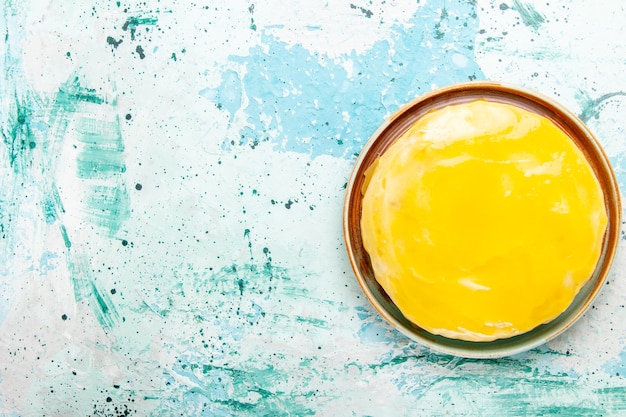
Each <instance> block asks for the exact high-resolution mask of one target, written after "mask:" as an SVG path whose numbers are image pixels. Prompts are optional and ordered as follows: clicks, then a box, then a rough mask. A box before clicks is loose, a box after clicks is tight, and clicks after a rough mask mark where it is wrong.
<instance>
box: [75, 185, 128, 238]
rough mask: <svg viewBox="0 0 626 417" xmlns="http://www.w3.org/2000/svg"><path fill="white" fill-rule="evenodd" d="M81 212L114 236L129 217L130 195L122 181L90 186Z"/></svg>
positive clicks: (110, 235)
mask: <svg viewBox="0 0 626 417" xmlns="http://www.w3.org/2000/svg"><path fill="white" fill-rule="evenodd" d="M83 213H84V214H85V216H86V218H87V219H88V220H89V221H90V222H91V223H92V224H94V225H96V226H99V227H101V228H103V229H104V230H106V231H107V233H108V235H109V237H114V236H115V235H116V234H117V232H118V231H119V230H120V228H121V226H122V224H123V223H124V222H125V221H126V220H128V219H129V218H130V196H129V195H128V190H127V189H126V186H125V184H124V182H123V181H121V180H119V181H116V183H115V184H112V185H93V186H90V187H89V192H88V194H87V195H86V196H85V198H84V207H83Z"/></svg>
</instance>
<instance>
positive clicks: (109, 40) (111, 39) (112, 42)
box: [107, 36, 124, 49]
mask: <svg viewBox="0 0 626 417" xmlns="http://www.w3.org/2000/svg"><path fill="white" fill-rule="evenodd" d="M122 42H124V41H123V40H122V39H120V40H119V41H118V40H116V39H115V38H114V37H113V36H107V43H108V44H109V45H111V46H112V47H114V48H116V49H117V47H118V46H120V43H122Z"/></svg>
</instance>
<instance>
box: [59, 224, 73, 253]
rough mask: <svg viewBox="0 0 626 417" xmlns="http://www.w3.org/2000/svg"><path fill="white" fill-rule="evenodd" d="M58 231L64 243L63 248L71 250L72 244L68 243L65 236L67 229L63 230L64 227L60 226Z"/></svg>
mask: <svg viewBox="0 0 626 417" xmlns="http://www.w3.org/2000/svg"><path fill="white" fill-rule="evenodd" d="M59 229H60V230H61V236H62V237H63V242H64V243H65V247H66V248H68V249H69V248H71V247H72V242H71V241H70V238H69V236H68V235H67V229H66V228H65V225H63V224H62V225H60V226H59Z"/></svg>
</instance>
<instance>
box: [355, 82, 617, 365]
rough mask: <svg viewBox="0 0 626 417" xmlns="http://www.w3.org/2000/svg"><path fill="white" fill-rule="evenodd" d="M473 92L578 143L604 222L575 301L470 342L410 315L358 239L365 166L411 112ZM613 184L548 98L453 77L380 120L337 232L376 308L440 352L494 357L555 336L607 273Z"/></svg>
mask: <svg viewBox="0 0 626 417" xmlns="http://www.w3.org/2000/svg"><path fill="white" fill-rule="evenodd" d="M477 99H486V100H489V101H494V102H499V103H505V104H512V105H515V106H518V107H521V108H524V109H526V110H529V111H532V112H534V113H537V114H540V115H542V116H544V117H547V118H548V119H550V120H551V121H552V122H554V123H555V124H556V125H557V126H558V127H559V128H561V129H562V130H563V131H564V132H565V133H566V134H567V135H568V136H569V137H570V138H571V139H572V141H574V143H575V144H576V145H577V146H578V147H579V148H580V149H581V150H582V152H583V153H584V155H585V157H586V158H587V161H588V162H589V164H590V165H591V167H592V168H593V170H594V173H595V175H596V177H597V178H598V181H599V183H600V185H601V187H602V190H603V192H604V200H605V205H606V209H607V214H608V225H607V229H606V232H605V235H604V241H603V247H602V252H601V254H600V258H599V260H598V264H597V266H596V269H595V271H594V273H593V275H592V277H591V279H590V280H589V281H588V282H587V284H586V285H585V286H584V287H583V288H582V289H581V290H580V292H579V293H578V295H577V296H576V298H575V299H574V301H573V302H572V303H571V304H570V306H569V307H568V308H567V310H565V311H564V312H563V313H562V314H561V315H559V316H558V317H557V318H556V319H554V320H552V321H551V322H549V323H546V324H543V325H540V326H538V327H536V328H535V329H533V330H531V331H529V332H526V333H524V334H521V335H518V336H514V337H510V338H506V339H498V340H494V341H491V342H469V341H464V340H456V339H450V338H446V337H443V336H438V335H434V334H432V333H429V332H427V331H426V330H424V329H421V328H420V327H418V326H416V325H415V324H413V323H411V322H409V321H408V320H407V319H406V318H405V317H404V316H403V315H402V313H401V312H400V310H399V309H398V308H397V307H396V306H395V304H394V303H393V302H392V301H391V299H390V298H389V296H388V295H387V294H386V293H385V291H384V290H383V289H382V287H381V286H380V285H379V284H378V282H377V281H376V279H375V277H374V273H373V271H372V266H371V264H370V259H369V256H368V254H367V252H366V251H365V249H364V248H363V241H362V238H361V208H362V206H361V203H362V188H363V183H364V180H365V176H364V173H365V171H366V170H367V168H368V167H369V166H370V165H371V164H372V163H373V162H374V161H375V160H376V158H378V157H379V156H380V155H382V154H383V153H384V152H385V150H387V149H388V148H389V146H391V144H392V143H393V142H394V141H395V140H396V139H397V138H399V137H400V136H401V135H402V134H403V133H404V132H405V131H406V130H408V128H409V127H410V126H411V125H413V123H415V121H416V120H417V119H419V118H420V117H422V116H423V115H424V114H426V113H427V112H430V111H432V110H437V109H441V108H443V107H446V106H449V105H452V104H461V103H467V102H470V101H474V100H477ZM621 212H622V211H621V202H620V194H619V188H618V185H617V181H616V179H615V175H614V173H613V170H612V168H611V165H610V163H609V160H608V158H607V157H606V155H605V154H604V151H603V150H602V147H601V146H600V144H599V143H598V141H597V140H596V138H595V137H594V136H593V134H592V133H591V131H590V130H589V128H588V127H587V126H585V124H584V123H583V122H582V121H581V120H579V119H578V118H577V117H576V116H575V115H574V114H573V113H571V112H570V111H569V110H567V109H566V108H564V107H563V106H561V105H560V104H558V103H556V102H555V101H554V100H552V99H550V98H547V97H545V96H543V95H541V94H538V93H536V92H534V91H530V90H528V89H525V88H522V87H518V86H513V85H505V84H499V83H494V82H470V83H460V84H453V85H450V86H448V87H444V88H440V89H437V90H434V91H432V92H430V93H428V94H425V95H423V96H421V97H419V98H417V99H415V100H414V101H412V102H410V103H408V104H407V105H405V106H404V107H402V108H401V109H400V110H398V111H397V112H396V113H394V114H393V115H392V116H391V117H390V118H389V119H388V120H386V121H385V122H384V123H383V124H382V125H381V126H380V127H379V128H378V130H377V131H376V132H375V133H374V134H373V135H372V137H371V138H370V139H369V141H368V142H367V144H366V145H365V147H364V148H363V150H362V151H361V154H360V155H359V157H358V158H357V160H356V163H355V166H354V169H353V171H352V175H351V177H350V180H349V181H348V186H347V190H346V198H345V202H344V210H343V231H344V237H345V243H346V249H347V251H348V257H349V258H350V263H351V264H352V269H353V270H354V273H355V275H356V278H357V280H358V282H359V285H360V286H361V288H362V289H363V292H364V293H365V295H366V296H367V298H368V299H369V301H370V302H371V303H372V305H373V306H374V307H375V308H376V309H377V310H378V312H379V313H380V314H381V315H382V316H383V317H384V318H385V319H386V320H387V321H388V322H389V323H391V324H392V325H393V326H394V327H395V328H397V329H398V330H399V331H401V332H402V333H404V334H405V335H407V336H408V337H410V338H411V339H413V340H415V341H417V342H419V343H421V344H423V345H426V346H428V347H429V348H431V349H433V350H435V351H438V352H441V353H446V354H453V355H457V356H463V357H471V358H495V357H502V356H508V355H513V354H516V353H520V352H523V351H526V350H529V349H532V348H534V347H536V346H539V345H541V344H543V343H545V342H547V341H548V340H550V339H552V338H554V337H556V336H558V335H559V334H561V333H562V332H563V331H565V330H566V329H567V328H568V327H570V326H571V325H572V324H573V323H574V322H575V321H576V320H577V319H578V318H580V316H581V315H582V314H583V313H584V312H585V310H587V308H589V306H590V305H591V303H592V301H593V300H594V298H595V297H596V296H597V295H598V293H599V292H600V289H601V288H602V286H603V284H604V282H605V281H606V279H607V276H608V273H609V270H610V267H611V264H612V263H613V258H614V256H615V252H616V250H617V245H618V241H619V234H620V225H621Z"/></svg>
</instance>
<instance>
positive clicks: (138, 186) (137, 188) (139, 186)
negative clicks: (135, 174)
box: [135, 183, 143, 191]
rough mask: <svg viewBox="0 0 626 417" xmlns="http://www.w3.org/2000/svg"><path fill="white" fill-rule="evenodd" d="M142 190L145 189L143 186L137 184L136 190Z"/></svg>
mask: <svg viewBox="0 0 626 417" xmlns="http://www.w3.org/2000/svg"><path fill="white" fill-rule="evenodd" d="M142 188H143V185H141V184H139V183H137V184H135V190H137V191H141V189H142Z"/></svg>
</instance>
